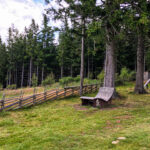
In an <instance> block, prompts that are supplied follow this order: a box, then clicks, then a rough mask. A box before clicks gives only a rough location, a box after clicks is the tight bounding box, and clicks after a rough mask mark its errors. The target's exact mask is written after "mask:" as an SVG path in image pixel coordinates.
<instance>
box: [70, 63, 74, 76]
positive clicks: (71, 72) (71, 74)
mask: <svg viewBox="0 0 150 150" xmlns="http://www.w3.org/2000/svg"><path fill="white" fill-rule="evenodd" d="M70 76H71V77H72V76H73V69H72V65H71V66H70Z"/></svg>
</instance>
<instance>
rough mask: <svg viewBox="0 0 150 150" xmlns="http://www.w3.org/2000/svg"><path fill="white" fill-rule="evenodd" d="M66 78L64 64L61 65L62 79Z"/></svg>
mask: <svg viewBox="0 0 150 150" xmlns="http://www.w3.org/2000/svg"><path fill="white" fill-rule="evenodd" d="M63 76H64V65H63V64H62V65H61V78H63Z"/></svg>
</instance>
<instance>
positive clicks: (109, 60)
mask: <svg viewBox="0 0 150 150" xmlns="http://www.w3.org/2000/svg"><path fill="white" fill-rule="evenodd" d="M46 2H47V4H49V3H50V2H49V1H46ZM64 2H65V3H66V4H67V6H63V5H62V1H60V0H58V1H57V4H58V5H59V6H60V7H59V9H55V8H52V7H50V8H47V10H46V13H45V14H43V23H42V26H39V25H38V24H37V23H36V22H35V20H34V19H32V21H31V25H30V26H29V27H25V29H24V32H23V33H20V32H19V31H18V29H17V28H16V27H15V26H14V25H12V26H11V27H10V28H9V29H8V38H7V41H6V42H3V41H2V40H1V39H0V83H1V84H2V85H3V87H7V86H8V85H12V84H15V85H17V87H23V86H32V82H31V81H32V78H33V76H36V77H37V79H38V85H40V84H41V83H42V81H43V80H44V79H45V78H46V77H47V76H48V75H49V74H54V77H55V80H56V81H58V80H59V79H60V78H62V77H66V76H71V77H76V76H77V75H80V77H81V86H82V84H83V83H82V79H83V77H86V78H91V79H95V78H97V76H98V74H99V73H100V72H102V71H103V70H104V71H105V79H104V85H105V86H108V87H114V78H115V76H116V73H117V74H120V71H121V69H122V68H124V67H126V68H128V69H130V70H132V71H136V72H137V74H138V75H139V76H138V75H137V76H136V81H137V82H136V87H137V88H135V91H136V92H137V93H142V92H143V86H141V83H138V81H139V82H141V81H142V82H143V72H144V71H145V70H149V69H150V60H149V58H150V49H149V45H150V39H149V38H150V35H149V33H150V30H149V25H150V22H149V17H150V16H149V15H150V13H149V11H150V4H149V1H146V0H139V1H136V0H133V1H124V0H120V1H118V0H114V1H111V0H106V1H101V2H100V3H97V2H96V0H88V1H83V0H79V1H75V0H70V1H68V0H65V1H64ZM51 19H54V20H61V21H62V22H63V25H62V26H61V27H60V28H54V27H52V26H51V25H50V24H51V23H50V21H51ZM56 34H59V39H58V41H57V42H56V40H55V35H56ZM144 56H145V57H144ZM140 78H141V79H140ZM140 88H141V89H140Z"/></svg>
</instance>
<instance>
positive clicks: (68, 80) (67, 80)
mask: <svg viewBox="0 0 150 150" xmlns="http://www.w3.org/2000/svg"><path fill="white" fill-rule="evenodd" d="M73 81H74V79H73V78H72V77H63V78H61V79H59V83H60V85H62V86H67V85H68V84H69V83H72V82H73Z"/></svg>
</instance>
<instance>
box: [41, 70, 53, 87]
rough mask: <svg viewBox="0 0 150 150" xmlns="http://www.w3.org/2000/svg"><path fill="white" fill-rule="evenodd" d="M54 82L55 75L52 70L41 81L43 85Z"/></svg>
mask: <svg viewBox="0 0 150 150" xmlns="http://www.w3.org/2000/svg"><path fill="white" fill-rule="evenodd" d="M54 83H55V76H54V74H53V73H52V72H51V73H50V74H49V75H48V76H47V77H46V79H45V80H43V81H42V85H43V86H46V85H52V84H54Z"/></svg>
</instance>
